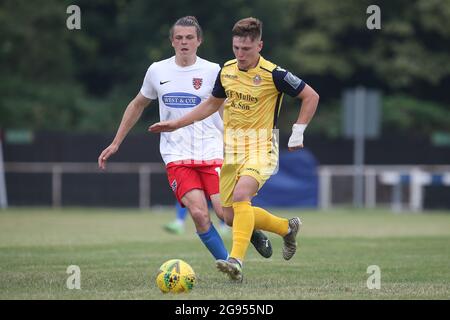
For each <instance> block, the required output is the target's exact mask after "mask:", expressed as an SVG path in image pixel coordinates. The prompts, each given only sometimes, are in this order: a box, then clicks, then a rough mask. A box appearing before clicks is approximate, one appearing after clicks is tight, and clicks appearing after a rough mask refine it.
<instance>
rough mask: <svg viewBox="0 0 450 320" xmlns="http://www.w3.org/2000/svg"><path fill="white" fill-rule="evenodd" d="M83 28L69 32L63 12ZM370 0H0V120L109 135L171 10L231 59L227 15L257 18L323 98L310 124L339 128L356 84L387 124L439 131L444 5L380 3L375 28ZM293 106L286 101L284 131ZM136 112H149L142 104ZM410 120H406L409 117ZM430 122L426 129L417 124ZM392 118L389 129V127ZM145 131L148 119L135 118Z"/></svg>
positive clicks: (419, 0)
mask: <svg viewBox="0 0 450 320" xmlns="http://www.w3.org/2000/svg"><path fill="white" fill-rule="evenodd" d="M70 4H76V5H78V6H79V7H80V8H81V11H82V29H81V30H78V31H70V30H68V29H67V28H66V19H67V17H68V15H67V14H66V8H67V6H68V5H70ZM370 4H372V3H371V2H370V1H368V0H364V1H361V0H345V1H340V2H330V1H327V0H315V1H307V0H280V1H277V2H273V1H269V0H260V1H256V2H254V3H249V2H248V1H244V0H230V1H223V2H218V3H217V2H212V1H196V2H191V1H189V2H188V1H186V2H177V3H176V4H175V3H173V2H170V1H155V0H147V1H146V0H112V1H109V0H108V1H106V0H79V1H68V0H66V1H59V0H46V1H24V0H18V1H12V0H4V1H2V2H1V3H0V32H1V38H0V39H1V40H0V41H1V42H0V126H2V127H6V128H31V129H36V130H38V129H52V130H55V129H56V130H71V131H74V130H76V131H86V130H88V131H96V130H97V131H107V130H110V131H113V130H115V129H116V128H115V126H116V124H117V122H118V120H119V118H120V116H121V114H122V111H123V108H124V106H125V104H126V103H127V101H128V100H129V99H130V97H132V96H134V95H135V94H136V91H137V90H138V89H137V88H139V87H140V85H141V82H142V79H143V77H144V75H145V71H146V69H147V67H148V66H149V65H150V64H151V63H152V62H153V61H156V60H159V59H161V58H162V57H164V56H167V55H169V54H170V53H171V52H172V49H171V47H170V43H169V40H168V34H167V30H168V29H169V27H170V26H171V24H172V23H173V22H174V21H175V20H176V19H177V18H179V17H180V16H184V15H196V16H197V18H198V19H199V21H200V23H201V24H202V26H203V27H204V31H205V39H204V40H205V41H204V44H203V45H202V47H201V49H200V51H199V54H200V56H203V57H205V58H207V59H210V60H212V61H216V62H218V63H220V64H223V63H224V62H225V61H226V60H228V59H230V57H232V50H231V40H230V32H231V28H232V26H233V24H234V22H235V21H237V20H238V19H240V18H242V17H246V16H255V17H258V18H260V19H261V20H262V21H263V22H264V25H265V26H264V35H263V40H264V43H265V47H264V49H263V55H264V56H265V57H267V58H268V59H271V60H277V61H279V62H280V64H281V65H282V66H283V67H286V68H289V69H291V70H292V71H293V72H295V73H297V74H299V75H301V76H302V77H304V78H305V79H306V80H307V81H308V82H311V84H313V85H314V87H317V89H318V91H319V92H320V95H321V106H320V108H319V109H318V112H319V114H318V117H317V121H316V122H315V123H314V124H313V125H312V126H311V130H312V131H316V132H318V133H326V134H328V135H337V134H338V133H339V128H340V122H339V117H340V111H339V108H340V95H341V92H342V90H343V89H344V88H348V87H352V86H355V85H359V84H361V85H365V86H368V87H372V88H378V89H381V90H382V91H383V93H384V94H385V97H384V99H383V103H384V110H383V117H384V124H385V128H387V129H389V130H390V129H391V128H396V130H403V131H406V130H411V129H414V130H420V132H421V133H422V134H426V135H428V134H430V132H431V131H433V130H441V131H445V130H447V131H448V128H449V125H448V121H447V120H446V119H449V118H450V116H449V109H450V96H449V95H448V94H447V90H448V89H447V88H449V87H450V63H448V52H450V5H449V4H448V1H443V0H414V1H405V0H398V1H381V2H378V5H379V6H380V7H381V20H382V29H381V30H368V29H367V28H366V19H367V17H368V14H366V8H367V7H368V6H369V5H370ZM297 108H298V106H297V105H295V102H293V101H286V102H285V103H284V109H285V110H284V111H283V112H282V113H281V118H280V125H281V129H282V130H284V129H285V128H284V127H283V124H284V126H286V128H288V129H289V127H290V125H288V124H290V121H289V120H288V119H293V118H292V115H291V114H290V112H293V113H296V112H297V111H298V110H297ZM146 112H147V113H146V114H144V119H146V120H147V121H152V120H153V119H154V118H156V117H157V108H149V110H148V111H146ZM406 119H407V120H406ZM424 121H427V122H428V123H432V124H433V125H432V126H429V125H425V124H424V123H423V122H424ZM396 124H397V125H396ZM142 126H143V127H144V126H145V124H143V125H142Z"/></svg>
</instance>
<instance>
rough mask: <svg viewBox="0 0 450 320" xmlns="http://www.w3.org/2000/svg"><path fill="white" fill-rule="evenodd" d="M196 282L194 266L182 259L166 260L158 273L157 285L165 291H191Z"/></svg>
mask: <svg viewBox="0 0 450 320" xmlns="http://www.w3.org/2000/svg"><path fill="white" fill-rule="evenodd" d="M195 283H196V278H195V272H194V270H193V269H192V267H191V266H190V265H189V264H187V263H186V262H184V261H183V260H180V259H172V260H169V261H166V262H164V263H163V264H162V265H161V267H159V270H158V274H157V275H156V285H157V286H158V288H159V289H160V290H161V291H162V292H164V293H167V292H174V293H181V292H189V291H191V290H192V288H193V287H194V285H195Z"/></svg>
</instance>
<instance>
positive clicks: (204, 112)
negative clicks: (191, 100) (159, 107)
mask: <svg viewBox="0 0 450 320" xmlns="http://www.w3.org/2000/svg"><path fill="white" fill-rule="evenodd" d="M224 101H225V99H224V98H216V97H214V96H212V95H211V96H210V97H209V98H208V99H206V100H205V101H203V102H202V103H200V104H199V105H198V106H197V107H195V108H194V109H193V110H192V111H191V112H189V113H188V114H186V115H185V116H183V117H181V118H179V119H174V120H169V121H161V122H157V123H155V124H153V125H151V126H150V127H149V128H148V131H150V132H153V133H159V132H171V131H174V130H176V129H179V128H183V127H186V126H188V125H190V124H193V123H194V122H195V121H201V120H203V119H205V118H207V117H209V116H210V115H212V114H213V113H214V112H216V111H217V110H219V108H220V106H221V105H222V104H223V102H224Z"/></svg>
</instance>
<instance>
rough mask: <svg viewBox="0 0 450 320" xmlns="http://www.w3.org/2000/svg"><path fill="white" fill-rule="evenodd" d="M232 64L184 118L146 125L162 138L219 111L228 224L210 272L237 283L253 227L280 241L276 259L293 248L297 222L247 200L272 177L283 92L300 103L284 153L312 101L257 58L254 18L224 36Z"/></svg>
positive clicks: (298, 84)
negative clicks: (224, 255) (226, 248)
mask: <svg viewBox="0 0 450 320" xmlns="http://www.w3.org/2000/svg"><path fill="white" fill-rule="evenodd" d="M232 36H233V52H234V55H235V57H236V59H234V60H231V61H229V62H227V63H225V65H224V66H223V68H222V69H221V71H220V73H219V75H218V76H217V80H216V83H215V87H214V89H213V92H212V95H211V96H210V97H209V98H208V99H207V100H206V101H204V102H202V103H201V104H200V105H198V106H197V107H196V108H195V109H194V110H192V111H191V112H190V113H188V114H187V115H185V116H183V117H181V118H179V119H176V120H171V121H163V122H159V123H156V124H154V125H152V126H151V127H150V128H149V131H151V132H167V131H173V130H176V129H178V128H182V127H184V126H187V125H190V124H192V123H193V122H195V121H200V120H202V119H204V118H206V117H208V116H209V115H211V114H213V113H214V112H216V111H217V110H218V109H219V108H220V106H221V105H222V104H223V103H224V102H225V107H224V149H225V150H224V163H223V165H222V169H221V172H220V198H221V203H222V206H223V207H224V217H225V220H226V222H227V223H228V224H230V225H231V224H232V226H233V246H232V250H231V253H230V256H229V258H228V259H227V260H218V261H217V262H216V264H217V268H218V269H219V270H220V271H222V272H225V273H227V274H228V275H229V276H230V278H231V279H233V280H237V281H242V278H243V275H242V264H243V261H244V257H245V254H246V251H247V248H248V245H249V242H250V238H251V234H252V232H253V229H262V230H266V231H270V232H273V233H276V234H279V235H280V236H281V237H283V240H284V245H283V258H284V259H285V260H289V259H291V258H292V256H293V255H294V254H295V252H296V249H297V241H296V237H297V234H298V231H299V229H300V226H301V224H302V223H301V220H300V218H298V217H296V218H293V219H290V220H288V219H284V218H280V217H277V216H275V215H273V214H271V213H269V212H268V211H266V210H264V209H262V208H258V207H253V206H252V204H251V200H252V198H253V197H254V196H255V195H256V193H257V192H258V190H259V189H260V188H261V187H262V186H263V184H264V183H265V182H266V181H267V179H269V177H270V175H271V174H273V173H274V171H275V166H276V162H277V160H278V153H277V152H276V148H273V146H274V145H275V144H276V139H275V138H274V136H273V134H272V130H273V129H274V128H276V124H277V118H278V113H279V110H280V105H281V101H282V98H283V95H284V93H286V94H288V95H290V96H292V97H298V98H299V99H300V100H301V107H300V113H299V117H298V119H297V121H296V123H295V124H294V125H293V127H292V135H291V137H290V138H289V142H288V148H289V150H290V151H293V150H296V149H299V148H302V147H303V132H304V130H305V128H306V126H307V125H308V123H309V122H310V120H311V119H312V117H313V115H314V113H315V111H316V109H317V104H318V102H319V95H318V94H317V93H316V92H315V91H314V89H312V88H311V87H310V86H309V85H307V84H306V83H305V82H304V81H303V80H301V79H300V78H298V77H297V76H295V75H293V74H292V73H290V72H288V71H286V70H284V69H282V68H280V67H278V66H277V65H275V64H273V63H271V62H269V61H267V60H265V59H264V58H263V57H262V56H261V55H260V52H261V49H262V47H263V42H262V40H261V36H262V23H261V21H259V20H258V19H255V18H245V19H242V20H240V21H238V22H237V23H236V24H235V25H234V27H233V30H232Z"/></svg>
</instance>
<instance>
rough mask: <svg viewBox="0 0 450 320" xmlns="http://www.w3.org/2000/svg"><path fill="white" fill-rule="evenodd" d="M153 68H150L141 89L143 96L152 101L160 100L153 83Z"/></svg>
mask: <svg viewBox="0 0 450 320" xmlns="http://www.w3.org/2000/svg"><path fill="white" fill-rule="evenodd" d="M152 69H153V68H152V66H150V67H149V68H148V70H147V73H146V74H145V78H144V82H143V83H142V87H141V94H142V95H143V96H144V97H146V98H148V99H151V100H155V99H157V98H158V93H157V92H156V90H155V88H154V86H153V83H152Z"/></svg>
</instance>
